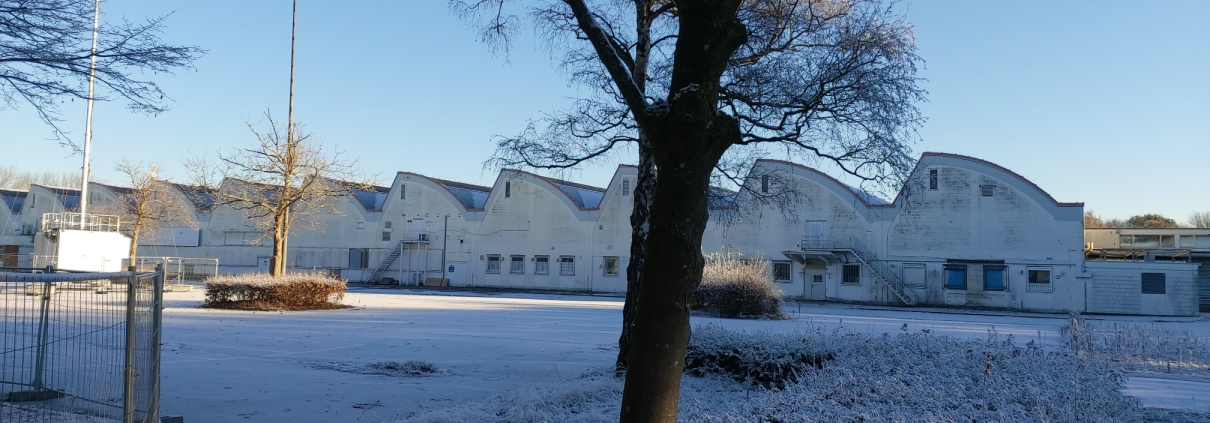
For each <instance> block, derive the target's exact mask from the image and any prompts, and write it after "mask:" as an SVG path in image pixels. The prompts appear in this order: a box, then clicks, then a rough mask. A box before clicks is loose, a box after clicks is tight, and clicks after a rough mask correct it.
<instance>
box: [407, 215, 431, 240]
mask: <svg viewBox="0 0 1210 423" xmlns="http://www.w3.org/2000/svg"><path fill="white" fill-rule="evenodd" d="M411 222H412V230H411V232H412V235H411V236H412V239H416V240H420V241H427V240H428V234H427V233H425V232H424V219H420V218H416V219H412V220H411Z"/></svg>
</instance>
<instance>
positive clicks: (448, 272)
mask: <svg viewBox="0 0 1210 423" xmlns="http://www.w3.org/2000/svg"><path fill="white" fill-rule="evenodd" d="M445 277H447V278H449V280H450V286H466V285H470V284H471V281H470V265H468V264H467V262H465V261H451V262H449V263H447V264H446V266H445Z"/></svg>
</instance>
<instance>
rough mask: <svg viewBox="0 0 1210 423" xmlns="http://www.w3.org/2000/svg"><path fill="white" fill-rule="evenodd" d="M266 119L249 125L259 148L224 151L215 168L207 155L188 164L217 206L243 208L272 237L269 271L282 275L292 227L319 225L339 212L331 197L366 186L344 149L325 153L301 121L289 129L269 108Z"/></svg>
mask: <svg viewBox="0 0 1210 423" xmlns="http://www.w3.org/2000/svg"><path fill="white" fill-rule="evenodd" d="M265 120H266V121H267V122H268V125H267V128H266V129H265V130H264V131H258V130H257V129H256V126H255V125H254V124H251V123H249V124H248V129H250V130H251V131H252V133H253V134H254V135H255V136H256V139H257V142H258V145H257V146H256V147H254V148H247V149H237V150H235V151H234V152H233V153H231V154H222V153H220V154H219V156H218V163H217V164H216V165H214V166H212V165H211V163H210V162H208V161H207V160H205V159H204V158H193V159H190V160H188V161H187V162H186V167H187V168H188V170H189V173H190V176H191V177H192V179H193V181H194V183H195V184H196V185H200V186H204V187H209V188H210V189H211V190H212V195H213V196H214V197H215V204H216V205H225V206H229V207H232V208H234V209H236V210H240V211H243V212H244V214H245V216H246V217H248V218H249V219H251V220H252V221H253V222H255V223H256V227H257V229H260V230H262V231H264V236H265V237H266V238H270V239H271V240H272V248H273V262H272V263H271V265H270V274H271V275H273V276H280V275H282V274H283V273H284V272H285V268H286V244H287V241H288V237H289V235H290V233H291V230H294V229H295V226H296V225H298V226H300V228H301V229H311V230H318V229H321V227H320V226H318V225H319V222H318V221H316V220H314V219H311V217H312V215H314V214H317V213H339V210H337V209H336V207H335V205H334V204H333V201H332V199H333V198H335V197H341V196H345V195H348V194H349V190H350V187H357V186H362V185H366V184H364V183H362V182H358V180H359V177H358V174H357V173H356V172H355V171H354V166H355V165H356V161H355V160H353V161H350V160H346V158H345V155H344V153H343V152H341V151H336V150H334V151H331V152H328V151H325V150H324V147H323V144H321V143H320V142H319V141H317V140H315V139H314V138H313V136H312V135H311V134H309V133H303V132H302V131H301V130H302V126H301V125H300V124H298V123H294V124H293V125H291V126H293V128H291V129H290V130H288V131H287V130H286V128H284V127H282V125H278V124H277V123H276V122H274V121H273V117H272V116H270V115H269V113H268V112H266V113H265Z"/></svg>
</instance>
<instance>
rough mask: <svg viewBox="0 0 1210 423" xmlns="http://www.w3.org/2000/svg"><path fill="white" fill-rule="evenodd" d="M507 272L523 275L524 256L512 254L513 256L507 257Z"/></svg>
mask: <svg viewBox="0 0 1210 423" xmlns="http://www.w3.org/2000/svg"><path fill="white" fill-rule="evenodd" d="M508 273H511V274H514V275H524V274H525V256H518V255H514V256H511V257H509V261H508Z"/></svg>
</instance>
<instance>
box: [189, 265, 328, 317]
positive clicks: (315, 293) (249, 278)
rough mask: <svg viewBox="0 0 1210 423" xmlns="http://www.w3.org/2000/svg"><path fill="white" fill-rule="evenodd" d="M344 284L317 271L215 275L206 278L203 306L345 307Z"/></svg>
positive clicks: (270, 307) (275, 308)
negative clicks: (275, 274) (282, 273)
mask: <svg viewBox="0 0 1210 423" xmlns="http://www.w3.org/2000/svg"><path fill="white" fill-rule="evenodd" d="M345 288H346V283H345V281H344V280H341V279H337V278H334V277H332V276H329V275H328V274H326V273H321V272H302V273H288V274H285V275H283V276H278V277H273V276H269V275H268V274H265V273H243V274H238V275H218V276H212V277H210V278H208V279H206V301H205V302H204V303H203V304H202V306H203V307H214V308H234V309H246V310H318V309H331V308H346V307H348V306H346V305H344V304H341V303H340V300H341V299H343V298H344V295H345Z"/></svg>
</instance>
